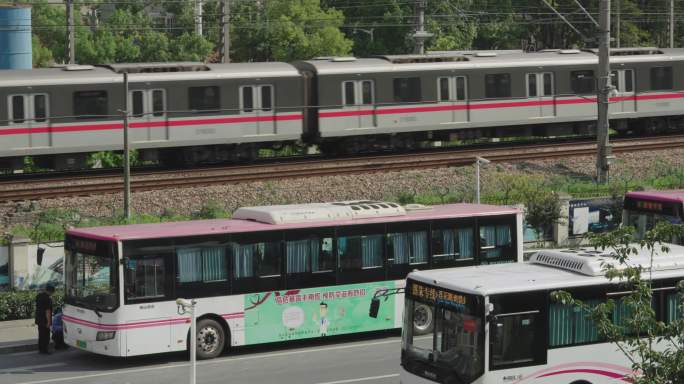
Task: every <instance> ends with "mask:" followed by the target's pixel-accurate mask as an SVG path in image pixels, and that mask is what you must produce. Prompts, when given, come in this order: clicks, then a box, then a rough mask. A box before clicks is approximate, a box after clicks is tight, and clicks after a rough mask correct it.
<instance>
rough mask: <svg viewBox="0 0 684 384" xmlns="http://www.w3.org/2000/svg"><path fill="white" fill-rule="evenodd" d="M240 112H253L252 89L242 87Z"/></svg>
mask: <svg viewBox="0 0 684 384" xmlns="http://www.w3.org/2000/svg"><path fill="white" fill-rule="evenodd" d="M241 97H242V112H252V111H253V110H254V90H253V89H252V87H242V95H241Z"/></svg>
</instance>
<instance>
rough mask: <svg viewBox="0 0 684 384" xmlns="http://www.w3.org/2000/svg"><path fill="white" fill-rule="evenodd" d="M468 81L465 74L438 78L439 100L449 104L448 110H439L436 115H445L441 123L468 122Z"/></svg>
mask: <svg viewBox="0 0 684 384" xmlns="http://www.w3.org/2000/svg"><path fill="white" fill-rule="evenodd" d="M467 97H468V82H467V80H466V77H465V76H451V77H440V78H438V79H437V102H438V103H439V104H440V105H448V106H449V108H448V110H447V111H438V112H437V113H436V114H435V116H443V117H442V118H440V119H439V123H441V124H443V123H461V122H467V121H468V120H469V118H468V100H467Z"/></svg>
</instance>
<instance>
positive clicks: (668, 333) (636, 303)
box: [552, 223, 684, 384]
mask: <svg viewBox="0 0 684 384" xmlns="http://www.w3.org/2000/svg"><path fill="white" fill-rule="evenodd" d="M682 235H684V225H672V224H667V223H658V224H657V225H656V226H655V228H654V229H652V230H650V231H648V232H646V233H645V235H644V237H643V239H641V240H639V241H636V242H635V241H634V230H633V228H632V227H623V228H620V229H618V230H616V231H614V232H611V233H606V234H596V235H591V237H590V240H591V243H592V245H593V246H594V247H596V248H598V249H601V250H608V251H610V252H611V255H612V257H613V259H614V260H612V261H611V262H604V263H603V264H602V267H603V269H604V271H605V275H606V277H607V279H608V280H610V281H611V282H613V283H615V284H617V285H618V286H619V288H620V290H621V291H623V292H626V293H625V295H624V296H621V297H619V298H618V299H613V298H610V297H609V298H607V299H606V300H605V301H603V302H601V303H600V304H596V303H589V302H584V301H582V300H578V299H576V298H574V297H573V296H572V294H570V293H568V292H565V291H556V292H553V293H552V299H553V300H555V301H557V302H560V303H562V304H565V305H571V306H574V307H575V308H576V310H579V311H580V313H582V314H584V316H585V317H586V318H589V319H591V321H592V322H593V323H594V325H595V327H596V329H597V331H598V334H599V337H600V338H602V339H603V340H605V341H607V342H610V343H612V344H614V345H615V346H616V347H617V348H618V350H619V351H620V352H621V353H622V354H623V355H624V356H625V357H626V358H627V360H628V361H629V362H630V364H631V368H632V371H633V372H634V373H633V375H632V377H630V379H631V380H632V382H633V383H635V384H676V383H682V382H684V338H683V337H682V335H684V333H683V332H684V318H683V317H682V313H683V312H684V281H680V282H678V284H677V285H676V287H671V288H672V293H673V294H676V310H674V311H673V314H674V316H668V317H669V318H661V317H659V315H658V314H657V313H656V311H655V310H654V308H653V305H652V303H653V295H654V288H653V280H652V277H653V269H654V268H653V267H654V265H655V263H657V262H658V258H659V257H664V255H665V254H667V253H668V252H670V246H669V245H668V241H671V239H673V238H677V237H679V238H684V237H682ZM637 254H642V255H646V256H647V257H648V264H647V265H636V264H633V263H630V258H631V257H632V256H636V255H637ZM660 289H663V287H660ZM617 311H619V312H620V313H622V314H623V315H624V316H615V314H616V312H617Z"/></svg>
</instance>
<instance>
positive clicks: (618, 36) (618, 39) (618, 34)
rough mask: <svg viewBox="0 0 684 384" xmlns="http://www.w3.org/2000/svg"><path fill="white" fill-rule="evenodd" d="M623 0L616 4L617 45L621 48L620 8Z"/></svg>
mask: <svg viewBox="0 0 684 384" xmlns="http://www.w3.org/2000/svg"><path fill="white" fill-rule="evenodd" d="M620 3H622V0H617V1H616V4H615V8H616V9H615V19H616V20H615V47H617V48H620V17H621V15H620V13H621V12H622V11H621V9H620V8H622V7H621V4H620Z"/></svg>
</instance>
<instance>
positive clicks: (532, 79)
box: [527, 73, 537, 97]
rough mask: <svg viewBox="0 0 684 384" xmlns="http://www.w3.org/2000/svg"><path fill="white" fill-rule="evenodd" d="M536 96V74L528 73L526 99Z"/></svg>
mask: <svg viewBox="0 0 684 384" xmlns="http://www.w3.org/2000/svg"><path fill="white" fill-rule="evenodd" d="M536 96H537V74H536V73H528V74H527V97H536Z"/></svg>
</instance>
